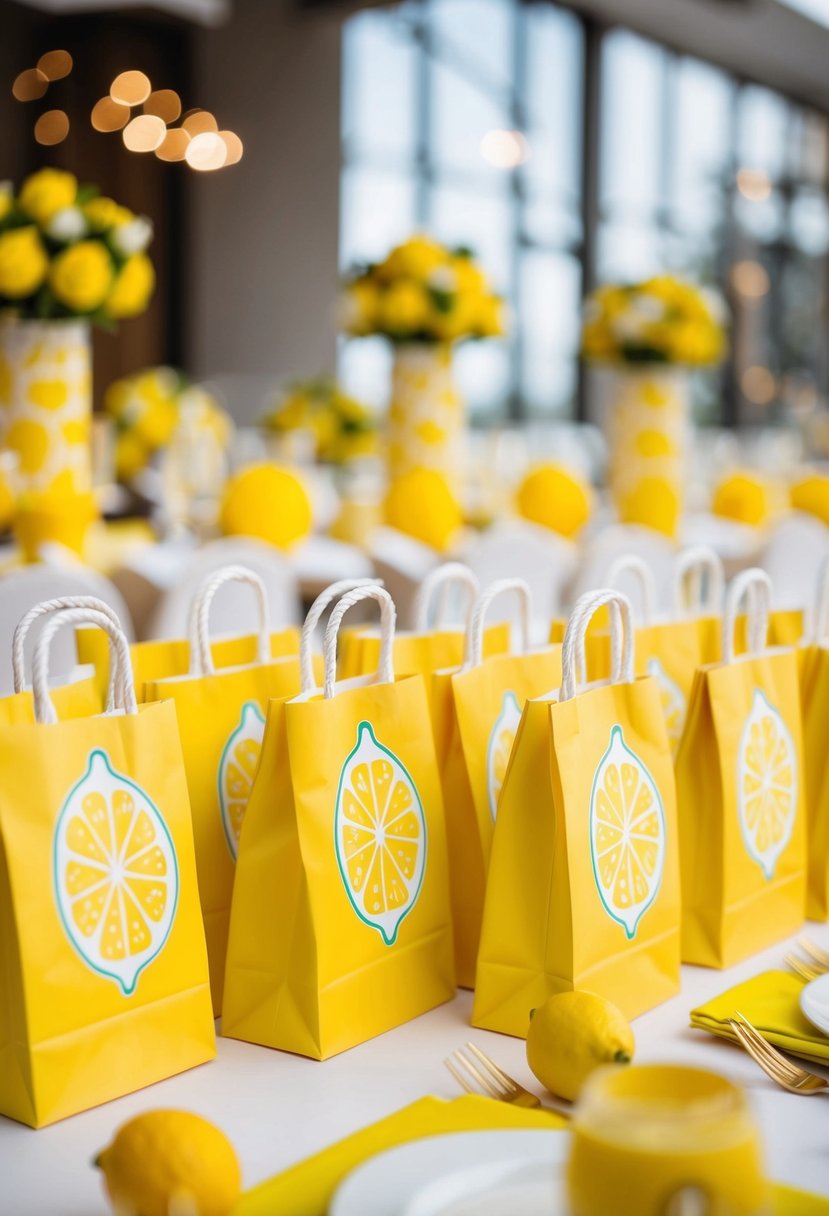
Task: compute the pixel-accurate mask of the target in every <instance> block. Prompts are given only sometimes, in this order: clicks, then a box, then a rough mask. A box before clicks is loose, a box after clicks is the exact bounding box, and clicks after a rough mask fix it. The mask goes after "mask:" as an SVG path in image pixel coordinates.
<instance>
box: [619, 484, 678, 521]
mask: <svg viewBox="0 0 829 1216" xmlns="http://www.w3.org/2000/svg"><path fill="white" fill-rule="evenodd" d="M618 508H619V518H620V519H621V521H622V522H623V523H626V524H639V525H640V526H641V527H643V528H651V529H653V531H654V532H662V533H664V535H665V536H676V532H677V528H678V526H679V515H680V501H679V494H678V493H677V490H676V487H675V486H674V485H673V483H672V482H670V481H669V480H668V479H667V478H666V477H643V478H642V479H641V481H638V482H637V483H636V485H635V486H634V487H633V489H632V490H631V491H630V492H629V493H627V494H625V495H623V496H622V497H621V498H620V500H619V502H618Z"/></svg>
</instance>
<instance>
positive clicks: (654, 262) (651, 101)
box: [341, 0, 829, 422]
mask: <svg viewBox="0 0 829 1216" xmlns="http://www.w3.org/2000/svg"><path fill="white" fill-rule="evenodd" d="M343 75H344V94H343V175H342V210H341V216H342V219H341V261H342V265H343V267H346V266H348V265H350V264H352V263H354V262H358V261H364V260H370V259H374V258H378V257H382V256H383V254H384V253H385V252H386V251H387V250H388V248H389V247H390V245H392V244H393V243H394V242H396V241H398V240H401V239H403V238H404V237H405V236H407V235H408V234H409V233H410V232H411V231H412V230H414V229H416V228H421V229H428V230H429V231H431V232H433V233H434V234H435V235H436V236H438V237H440V238H441V239H443V240H445V241H447V242H450V243H457V244H465V245H471V246H473V247H474V248H475V249H476V251H477V253H478V254H479V256H480V257H481V259H482V260H483V262H484V264H485V266H486V268H487V270H488V272H489V273H490V275H491V277H492V278H493V280H494V282H495V284H496V286H497V287H498V288H499V289H500V290H501V291H502V292H503V293H504V295H505V296H506V297H507V299H508V301H509V304H510V309H511V312H512V316H513V325H512V327H511V336H510V338H509V339H508V340H507V341H504V342H488V343H482V344H467V345H466V346H464V347H463V348H462V349H461V352H460V355H459V360H458V371H459V377H460V381H461V387H462V389H463V391H464V392H465V394H466V396H467V399H468V400H469V402H470V405H471V407H472V410H473V416H477V417H478V418H479V419H481V420H492V421H496V420H504V419H508V418H534V417H535V418H543V417H546V418H554V417H558V418H567V417H572V416H575V415H576V414H577V413H578V412H579V410H580V409H583V407H584V392H583V386H582V377H581V375H580V371H579V365H578V359H577V348H578V325H579V315H580V303H581V298H582V296H583V294H584V291H585V290H587V289H589V287H590V286H591V285H592V280H596V279H598V280H603V279H608V278H612V279H618V280H622V281H624V280H630V279H635V278H640V277H643V276H646V275H648V274H652V273H655V272H657V271H661V270H665V269H668V270H674V271H677V272H680V273H684V274H687V275H690V276H691V277H693V278H695V279H697V280H698V281H702V282H708V283H713V284H717V285H719V286H720V288H721V289H722V290H723V292H724V293H725V295H726V296H727V298H728V300H729V302H730V303H731V306H732V309H733V311H734V331H733V333H734V340H733V359H732V363H731V365H730V366H729V367H728V368H727V369H725V371H724V372H723V373H722V375H717V376H711V377H708V378H707V382H706V381H705V380H703V381H702V397H701V402H700V407H701V410H702V412H703V415H704V416H707V417H708V418H709V419H711V420H712V421H717V420H725V421H731V422H733V421H736V420H737V419H740V420H745V421H751V420H753V419H759V418H763V419H765V418H767V417H769V415H770V414H773V413H774V412H775V411H777V412H780V411H781V410H785V409H787V408H789V407H792V406H799V405H801V406H802V405H803V404H804V402H808V401H809V400H810V399H811V400H812V401H814V400H815V399H816V397H817V396H818V395H821V396H823V395H824V394H825V390H826V387H827V368H826V366H825V362H824V360H823V358H822V354H821V352H822V350H823V349H824V348H825V346H826V342H825V340H822V339H823V338H824V337H825V332H826V315H825V313H826V286H827V256H826V255H827V248H829V218H828V217H829V209H828V208H827V197H826V121H825V119H824V117H823V116H821V115H818V114H815V113H812V112H809V111H806V110H804V109H803V108H801V107H798V106H796V105H795V104H794V103H792V102H790V101H789V100H787V99H786V98H783V97H781V96H780V95H778V94H775V93H772V92H770V91H769V90H767V89H763V88H761V87H759V86H757V85H754V84H746V83H738V82H736V81H735V80H733V79H732V78H731V77H729V76H728V75H727V74H725V73H724V72H722V71H720V70H718V69H716V68H714V67H712V66H710V65H708V64H706V63H703V62H701V61H699V60H696V59H691V58H689V57H685V56H681V55H677V54H676V53H674V52H672V51H668V50H667V49H665V48H663V47H661V46H659V45H657V44H655V43H652V42H649V41H646V40H645V39H643V38H640V37H637V36H635V35H634V34H632V33H629V32H628V31H626V30H623V29H612V30H608V31H600V30H598V29H597V28H596V27H594V26H591V25H590V24H588V23H586V22H585V21H584V20H583V19H582V18H580V17H578V16H576V15H575V14H574V13H572V12H570V11H568V10H566V9H564V8H560V7H558V6H556V5H553V4H550V3H533V4H522V3H520V2H519V0H410V2H408V3H405V4H402V5H401V6H399V7H397V8H393V9H387V10H374V11H368V12H362V13H359V14H358V15H356V16H354V17H352V18H351V19H349V21H348V22H347V23H346V26H345V34H344V73H343ZM505 133H512V139H510V136H509V135H508V134H506V135H505ZM389 357H390V356H389V352H388V350H387V349H386V347H385V345H384V343H383V342H382V341H377V342H373V341H345V342H344V343H343V347H342V365H341V370H342V373H343V375H344V377H345V379H346V381H347V382H348V383H349V385H350V387H351V388H353V389H354V390H355V391H356V392H359V393H362V394H363V395H364V396H366V397H367V398H369V399H372V400H375V401H377V402H378V403H380V402H381V401H382V398H383V394H384V392H385V388H386V384H387V365H388V359H389Z"/></svg>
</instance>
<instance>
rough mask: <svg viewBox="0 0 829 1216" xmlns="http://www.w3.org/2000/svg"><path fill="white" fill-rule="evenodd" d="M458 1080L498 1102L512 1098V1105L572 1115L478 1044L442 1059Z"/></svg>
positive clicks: (475, 1092) (466, 1088) (471, 1044)
mask: <svg viewBox="0 0 829 1216" xmlns="http://www.w3.org/2000/svg"><path fill="white" fill-rule="evenodd" d="M443 1062H444V1064H445V1065H446V1067H447V1068H448V1069H449V1071H450V1072H451V1074H452V1076H453V1077H454V1078H455V1080H456V1081H457V1082H458V1084H459V1085H460V1086H461V1087H462V1088H463V1089H465V1090H466V1092H467V1093H470V1094H481V1093H483V1094H484V1095H485V1096H486V1097H488V1098H496V1099H497V1100H498V1101H499V1102H509V1103H511V1105H513V1106H524V1107H527V1108H529V1109H534V1108H536V1107H541V1108H542V1109H544V1110H554V1111H555V1112H556V1114H559V1115H563V1116H564V1117H565V1118H568V1119H569V1118H570V1113H569V1111H567V1110H565V1109H563V1108H561V1107H558V1106H551V1105H547V1104H546V1103H544V1102H542V1101H541V1099H540V1098H539V1097H538V1096H537V1095H536V1094H533V1093H530V1091H529V1090H528V1089H524V1087H523V1085H519V1084H518V1082H517V1081H516V1080H515V1079H514V1078H513V1077H511V1076H509V1075H508V1074H507V1073H505V1072H504V1070H503V1069H502V1068H499V1067H498V1065H497V1064H496V1063H495V1061H494V1060H491V1059H490V1057H489V1056H488V1055H487V1054H486V1053H485V1052H483V1051H481V1049H480V1047H476V1046H475V1044H474V1043H467V1044H466V1048H463V1047H460V1048H458V1050H457V1051H453V1052H452V1054H451V1055H450V1056H447V1058H446V1059H445V1060H444V1061H443Z"/></svg>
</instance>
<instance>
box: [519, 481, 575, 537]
mask: <svg viewBox="0 0 829 1216" xmlns="http://www.w3.org/2000/svg"><path fill="white" fill-rule="evenodd" d="M515 501H516V505H517V507H518V512H519V514H520V515H522V516H523V517H524V519H529V520H531V521H532V522H533V523H536V524H540V525H541V526H542V527H543V528H549V529H550V530H551V531H553V532H558V533H559V534H560V535H561V536H575V535H576V533H577V532H580V531H581V529H582V528H583V527H584V525H585V524H586V523H587V521H588V520H589V518H590V515H591V512H592V509H593V495H592V491H591V489H590V486H589V485H588V483H587V482H586V481H585V480H584V479H583V478H581V477H579V476H578V475H577V474H576V473H574V472H573V471H572V470H570V469H568V468H565V466H564V465H560V464H541V465H538V466H537V467H536V468H535V469H533V470H532V472H530V473H528V474H527V476H526V477H525V478H524V480H523V482H522V483H521V485H520V486H519V488H518V493H517V494H516V499H515Z"/></svg>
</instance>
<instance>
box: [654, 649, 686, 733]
mask: <svg viewBox="0 0 829 1216" xmlns="http://www.w3.org/2000/svg"><path fill="white" fill-rule="evenodd" d="M646 670H647V673H648V675H649V676H654V678H655V679H656V681H657V683H658V684H659V698H660V701H661V703H662V714H663V717H664V718H665V725H666V726H667V728H668V741H669V743H670V745H671V751H672V752H673V753H674V755H675V754H676V750H677V748H678V747H679V741H680V739H681V738H682V730H683V727H684V726H685V713H686V710H687V705H686V702H685V697H684V696H683V695H682V689H681V688H680V687H679V685H678V684H675V683H674V681H673V680H672V679H671V677H670V676H669V675H668V673H667V671H666V670H665V668H664V667H663V666H662V664H661V663H660V662H659V659H650V660H649V661H648V665H647V668H646Z"/></svg>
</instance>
